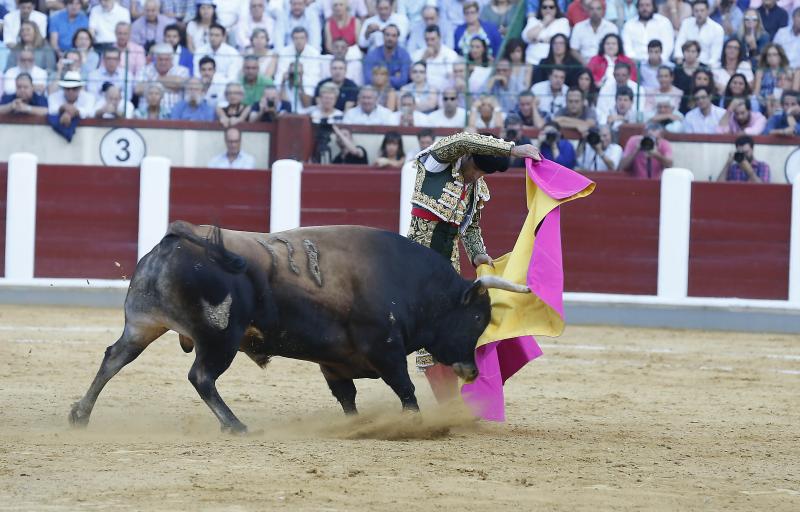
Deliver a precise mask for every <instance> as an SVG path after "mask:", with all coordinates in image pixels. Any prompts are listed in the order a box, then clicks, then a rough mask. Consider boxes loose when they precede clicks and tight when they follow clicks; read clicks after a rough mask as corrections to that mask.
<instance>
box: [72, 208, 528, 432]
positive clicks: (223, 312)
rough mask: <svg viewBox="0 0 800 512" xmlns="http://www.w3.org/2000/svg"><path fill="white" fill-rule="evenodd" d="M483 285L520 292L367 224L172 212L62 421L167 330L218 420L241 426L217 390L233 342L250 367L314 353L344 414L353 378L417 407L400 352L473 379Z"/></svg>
mask: <svg viewBox="0 0 800 512" xmlns="http://www.w3.org/2000/svg"><path fill="white" fill-rule="evenodd" d="M490 287H496V288H503V289H506V290H510V291H515V292H520V293H526V292H528V291H529V290H528V288H527V287H525V286H521V285H516V284H513V283H510V282H508V281H504V280H502V279H498V278H491V279H478V280H476V281H468V280H465V279H463V278H461V277H460V276H459V275H458V273H456V271H455V270H454V269H453V268H452V266H451V265H450V262H449V261H447V260H446V259H445V258H442V257H441V256H440V255H438V254H437V253H435V252H433V251H431V250H430V249H428V248H426V247H423V246H422V245H419V244H417V243H416V242H412V241H410V240H408V239H406V238H404V237H402V236H399V235H397V234H394V233H390V232H386V231H381V230H377V229H372V228H367V227H360V226H327V227H310V228H299V229H294V230H290V231H286V232H280V233H272V234H260V233H249V232H240V231H230V230H225V229H220V228H218V227H209V226H194V225H192V224H189V223H186V222H182V221H178V222H174V223H172V224H171V225H170V226H169V229H168V231H167V233H166V235H165V236H164V238H163V239H162V240H161V241H160V242H159V243H158V245H156V246H155V247H154V248H153V250H152V251H150V253H148V254H147V255H146V256H144V257H143V258H142V259H141V261H140V262H139V264H138V265H137V267H136V271H135V273H134V275H133V277H132V278H131V282H130V286H129V288H128V294H127V297H126V299H125V326H124V329H123V333H122V335H121V336H120V338H119V339H118V340H117V341H116V342H115V343H114V344H113V345H111V346H110V347H108V348H107V349H106V352H105V357H104V358H103V362H102V364H101V366H100V369H99V371H98V372H97V375H96V376H95V378H94V381H93V382H92V384H91V386H90V387H89V389H88V391H87V392H86V394H85V395H84V396H83V398H81V399H80V400H79V401H78V402H76V403H74V404H73V406H72V409H71V411H70V414H69V421H70V423H71V424H72V425H75V426H85V425H87V424H88V422H89V417H90V415H91V413H92V409H93V407H94V405H95V402H96V401H97V398H98V396H99V394H100V392H101V391H102V389H103V387H104V386H105V385H106V384H107V383H108V381H109V380H110V379H111V378H112V377H113V376H114V375H116V374H117V372H119V371H120V370H121V369H122V368H123V367H124V366H125V365H127V364H128V363H130V362H131V361H133V360H134V359H136V357H137V356H138V355H139V354H141V353H142V351H144V349H145V348H147V346H148V345H149V344H150V343H152V342H153V341H155V340H156V339H157V338H159V337H160V336H161V335H163V334H164V333H165V332H167V331H168V330H173V331H176V332H177V333H178V334H179V340H180V345H181V347H182V348H183V349H184V351H186V352H187V353H188V352H191V351H192V350H194V351H195V361H194V363H193V365H192V367H191V369H190V370H189V381H190V382H191V383H192V385H193V386H194V388H195V389H196V390H197V393H198V394H199V395H200V397H201V398H202V399H203V400H204V401H205V403H206V404H207V405H208V407H209V408H210V409H211V411H212V412H213V413H214V414H215V415H216V417H217V418H218V419H219V421H220V424H221V427H222V429H223V431H231V432H235V433H243V432H246V431H247V427H246V426H245V425H244V424H243V423H242V422H241V421H239V419H238V418H237V417H236V416H235V415H234V413H233V412H232V411H231V409H230V408H229V407H228V406H227V405H226V404H225V402H224V401H223V399H222V397H221V396H220V395H219V393H218V391H217V388H216V381H217V378H219V376H220V375H222V373H223V372H225V370H227V369H228V367H229V366H230V365H231V363H232V362H233V358H234V357H235V356H236V353H237V352H239V351H241V352H244V353H245V354H246V355H247V356H249V357H250V358H251V359H252V360H253V361H254V362H255V363H256V364H258V365H259V366H261V367H265V366H266V365H267V363H268V362H269V360H270V358H272V357H274V356H282V357H288V358H293V359H301V360H306V361H311V362H314V363H317V364H319V366H320V369H321V370H322V374H323V376H324V377H325V380H326V381H327V383H328V387H329V388H330V390H331V392H332V394H333V396H334V397H336V399H337V400H338V401H339V403H340V404H341V406H342V409H343V410H344V412H345V413H346V414H355V413H357V409H356V387H355V385H354V383H353V379H360V378H373V379H375V378H380V379H383V381H384V382H385V383H386V384H387V385H388V386H389V387H391V388H392V390H393V391H394V392H395V393H396V394H397V396H398V397H399V398H400V401H401V403H402V406H403V409H406V410H415V411H416V410H419V407H418V405H417V399H416V397H415V395H414V385H413V384H412V382H411V379H410V377H409V374H408V368H407V362H406V356H407V355H408V354H410V353H411V352H413V351H415V350H418V349H421V348H425V349H426V350H428V352H430V353H431V354H432V355H433V356H434V357H435V358H436V359H437V360H438V361H439V362H441V363H443V364H446V365H450V366H452V368H453V370H454V371H455V373H456V374H458V375H459V376H460V377H461V378H463V379H464V380H466V381H471V380H473V379H475V378H476V377H477V374H478V370H477V367H476V365H475V357H474V348H475V344H476V342H477V340H478V337H479V336H480V335H481V333H482V332H483V330H484V329H485V328H486V326H487V324H488V323H489V319H490V313H491V311H490V303H489V295H488V293H487V288H490Z"/></svg>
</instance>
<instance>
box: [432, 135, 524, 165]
mask: <svg viewBox="0 0 800 512" xmlns="http://www.w3.org/2000/svg"><path fill="white" fill-rule="evenodd" d="M513 147H514V143H513V142H506V141H504V140H503V139H497V138H495V137H492V136H489V135H479V134H477V133H466V132H461V133H456V134H455V135H450V136H449V137H444V138H442V139H440V140H439V141H437V142H436V143H435V144H434V145H433V148H432V149H431V155H432V156H433V157H434V158H435V159H436V160H438V161H439V162H455V161H456V160H458V159H459V158H461V157H462V156H464V155H470V154H475V155H494V156H509V153H511V148H513Z"/></svg>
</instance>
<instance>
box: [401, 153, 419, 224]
mask: <svg viewBox="0 0 800 512" xmlns="http://www.w3.org/2000/svg"><path fill="white" fill-rule="evenodd" d="M416 180H417V166H416V165H414V162H413V161H411V162H406V163H405V165H404V166H403V169H402V170H401V171H400V234H401V235H403V236H405V234H406V233H407V232H408V227H409V226H410V225H411V196H412V195H413V194H414V184H415V183H416Z"/></svg>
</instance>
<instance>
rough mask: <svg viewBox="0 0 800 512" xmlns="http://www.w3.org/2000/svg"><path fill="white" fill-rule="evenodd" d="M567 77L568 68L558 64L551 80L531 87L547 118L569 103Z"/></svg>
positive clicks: (540, 109) (551, 74)
mask: <svg viewBox="0 0 800 512" xmlns="http://www.w3.org/2000/svg"><path fill="white" fill-rule="evenodd" d="M546 1H547V0H546ZM566 78H567V72H566V70H565V69H564V68H563V67H561V66H556V67H555V68H553V70H552V71H551V72H550V79H549V80H547V81H546V82H539V83H535V84H533V86H532V87H531V92H532V93H533V94H534V95H535V96H536V98H537V99H538V100H539V111H540V112H543V113H544V115H545V117H546V118H550V117H552V115H553V114H555V113H556V112H558V111H559V109H561V108H563V107H565V106H566V105H567V91H568V90H569V87H567V84H565V83H564V82H565V80H566Z"/></svg>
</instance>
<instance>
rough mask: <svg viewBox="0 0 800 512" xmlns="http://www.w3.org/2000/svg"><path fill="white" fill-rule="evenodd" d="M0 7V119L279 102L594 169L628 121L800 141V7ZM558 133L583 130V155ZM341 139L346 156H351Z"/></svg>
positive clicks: (297, 2) (253, 112)
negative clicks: (534, 150)
mask: <svg viewBox="0 0 800 512" xmlns="http://www.w3.org/2000/svg"><path fill="white" fill-rule="evenodd" d="M519 2H523V5H522V6H519ZM518 7H519V8H521V9H524V11H525V12H524V15H525V20H522V21H523V25H524V27H523V28H522V29H521V33H519V30H517V31H516V32H517V33H519V37H513V36H515V35H517V34H516V33H512V32H513V30H514V26H515V23H514V21H515V14H516V13H517V12H518V10H517V9H518ZM0 17H2V26H1V29H2V42H1V43H0V69H2V70H3V76H2V80H0V93H2V100H0V113H6V114H15V115H28V116H50V117H51V118H54V119H55V121H53V120H52V119H51V124H52V123H57V124H60V125H62V126H64V127H67V126H70V125H74V123H75V122H76V120H77V119H81V118H88V117H96V118H103V119H113V118H130V117H135V118H142V119H177V120H185V121H218V122H220V123H221V124H222V125H223V126H225V127H226V128H230V127H234V126H236V125H238V124H239V123H248V122H263V121H267V122H269V121H272V120H274V119H275V118H276V117H277V116H280V115H281V114H283V113H287V112H291V113H299V114H308V115H309V116H311V118H312V120H313V122H315V123H327V124H337V123H346V124H366V125H385V126H415V127H460V128H465V127H466V128H468V129H472V130H482V129H495V128H499V129H501V130H502V129H507V126H509V125H512V126H516V125H517V124H519V126H520V127H535V128H538V129H539V130H540V131H541V134H540V137H539V139H540V140H539V141H535V142H538V143H539V144H540V145H542V146H543V147H545V148H547V151H550V152H551V153H552V155H553V156H556V155H558V156H559V157H561V158H562V159H567V160H571V161H574V162H573V165H578V167H583V168H592V169H597V170H600V169H611V168H613V167H614V165H616V167H617V168H619V167H620V166H623V167H624V165H623V164H626V163H627V164H631V162H628V161H627V160H631V158H630V155H628V154H621V153H620V151H619V150H618V149H621V148H619V146H618V145H617V144H616V143H617V141H618V134H619V128H620V126H621V125H622V124H625V123H637V122H638V123H643V124H647V125H648V126H650V127H651V128H653V129H648V130H649V131H650V132H653V131H654V130H655V127H656V126H657V127H658V130H663V131H668V132H684V133H704V134H710V133H731V134H739V135H756V134H762V133H763V134H774V135H787V136H788V135H797V134H800V124H799V123H798V122H797V121H798V120H799V119H800V107H798V104H797V100H798V92H797V91H798V90H800V0H695V1H694V2H685V1H683V0H659V1H656V0H613V1H612V0H572V1H570V0H516V1H511V0H477V1H476V0H438V1H434V0H0ZM509 121H510V122H509ZM562 128H572V129H575V130H577V131H578V132H580V134H581V137H582V140H581V143H580V144H579V146H578V148H577V150H573V149H572V148H570V149H567V147H566V146H565V145H564V144H561V142H564V143H565V144H566V143H567V142H566V141H562V140H561V139H560V137H561V129H562ZM658 130H656V131H658ZM231 133H233V132H231ZM590 133H591V134H593V135H592V140H593V141H595V143H594V144H590V143H589V142H588V140H587V139H586V138H587V137H588V136H589V134H590ZM334 135H335V138H336V141H337V143H338V144H339V145H340V146H342V149H343V151H346V154H345V155H344V156H343V157H342V158H344V159H347V158H349V159H351V160H353V159H358V158H360V157H362V156H364V155H361V152H360V151H359V148H358V147H356V146H354V145H353V144H352V143H351V142H348V141H347V137H346V134H345V133H344V132H343V131H342V130H341V129H338V128H337V131H336V132H335V133H334ZM547 137H550V138H549V139H548V138H547ZM553 137H555V142H553V140H554V139H553ZM548 141H550V142H548ZM351 146H352V147H351ZM395 146H397V144H396V141H394V140H389V141H385V144H384V145H383V146H382V150H381V151H382V154H381V156H380V161H381V163H386V162H389V164H387V165H393V164H394V163H397V162H402V161H403V160H404V158H405V155H404V152H403V148H402V141H400V144H399V147H395ZM608 148H612V149H611V150H610V153H606V150H607V149H608ZM655 151H656V153H657V152H658V147H656V148H655ZM623 153H625V152H623ZM656 160H657V161H658V162H660V160H659V159H658V158H656ZM632 161H633V160H632ZM648 161H649V160H648ZM642 172H644V171H642ZM647 172H648V173H649V174H652V173H653V172H654V171H653V169H650V170H649V171H647Z"/></svg>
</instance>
